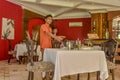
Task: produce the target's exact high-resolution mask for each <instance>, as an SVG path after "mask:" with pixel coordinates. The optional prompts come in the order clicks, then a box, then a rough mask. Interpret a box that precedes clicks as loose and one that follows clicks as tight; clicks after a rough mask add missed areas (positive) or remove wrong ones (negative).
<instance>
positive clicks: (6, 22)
mask: <svg viewBox="0 0 120 80" xmlns="http://www.w3.org/2000/svg"><path fill="white" fill-rule="evenodd" d="M1 39H14V20H12V19H9V18H2V35H1Z"/></svg>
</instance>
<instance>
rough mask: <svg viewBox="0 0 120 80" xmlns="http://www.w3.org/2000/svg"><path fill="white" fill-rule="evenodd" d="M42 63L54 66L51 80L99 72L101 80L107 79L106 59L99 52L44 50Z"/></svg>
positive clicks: (101, 52)
mask: <svg viewBox="0 0 120 80" xmlns="http://www.w3.org/2000/svg"><path fill="white" fill-rule="evenodd" d="M43 60H44V61H50V62H52V63H53V64H55V72H54V78H53V80H61V77H62V76H66V75H72V74H77V73H87V72H95V71H100V78H101V80H105V79H106V78H108V70H107V64H106V58H105V54H104V52H103V51H100V50H61V49H45V51H44V58H43Z"/></svg>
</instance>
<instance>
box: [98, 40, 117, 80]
mask: <svg viewBox="0 0 120 80" xmlns="http://www.w3.org/2000/svg"><path fill="white" fill-rule="evenodd" d="M117 47H118V44H117V42H116V40H114V39H109V40H107V41H106V42H103V43H102V44H101V48H102V50H103V51H104V52H105V56H106V60H107V67H108V71H109V72H110V73H111V74H112V80H115V76H114V69H115V68H116V66H115V58H114V57H115V53H116V50H117ZM99 74H100V73H99V72H98V73H97V80H99Z"/></svg>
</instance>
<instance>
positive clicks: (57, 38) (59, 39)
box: [45, 32, 65, 42]
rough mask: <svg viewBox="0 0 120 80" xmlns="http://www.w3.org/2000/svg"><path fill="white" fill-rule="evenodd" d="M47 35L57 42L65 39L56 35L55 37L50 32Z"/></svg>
mask: <svg viewBox="0 0 120 80" xmlns="http://www.w3.org/2000/svg"><path fill="white" fill-rule="evenodd" d="M45 33H46V34H47V35H49V36H51V37H52V38H54V39H56V40H57V41H59V42H60V41H62V40H63V39H64V38H65V37H63V36H55V35H53V34H52V33H50V32H45Z"/></svg>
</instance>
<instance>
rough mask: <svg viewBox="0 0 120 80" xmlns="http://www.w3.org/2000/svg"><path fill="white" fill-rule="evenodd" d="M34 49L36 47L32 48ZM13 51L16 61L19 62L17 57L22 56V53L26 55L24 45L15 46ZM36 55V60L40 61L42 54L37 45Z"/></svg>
mask: <svg viewBox="0 0 120 80" xmlns="http://www.w3.org/2000/svg"><path fill="white" fill-rule="evenodd" d="M35 48H36V45H35V46H34V49H35ZM14 51H15V52H16V54H15V55H16V59H17V60H19V56H22V55H24V53H27V52H28V50H27V47H26V44H25V43H20V44H16V45H15V48H14ZM36 52H37V53H36V54H37V55H38V56H39V58H38V60H39V61H40V60H41V59H42V53H41V50H40V45H37V50H36Z"/></svg>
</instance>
